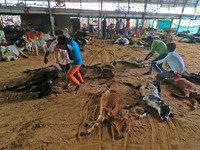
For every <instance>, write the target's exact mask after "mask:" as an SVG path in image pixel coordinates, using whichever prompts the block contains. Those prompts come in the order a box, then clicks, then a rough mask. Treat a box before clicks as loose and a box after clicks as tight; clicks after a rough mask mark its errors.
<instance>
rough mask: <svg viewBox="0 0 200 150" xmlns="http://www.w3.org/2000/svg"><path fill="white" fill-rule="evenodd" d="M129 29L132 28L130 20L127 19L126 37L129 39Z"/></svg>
mask: <svg viewBox="0 0 200 150" xmlns="http://www.w3.org/2000/svg"><path fill="white" fill-rule="evenodd" d="M129 28H130V19H127V21H126V27H125V30H124V35H125V37H128V32H129Z"/></svg>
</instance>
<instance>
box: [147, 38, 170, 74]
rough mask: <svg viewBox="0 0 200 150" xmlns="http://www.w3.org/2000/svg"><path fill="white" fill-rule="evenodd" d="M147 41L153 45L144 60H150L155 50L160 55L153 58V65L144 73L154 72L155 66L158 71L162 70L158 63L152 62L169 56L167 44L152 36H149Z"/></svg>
mask: <svg viewBox="0 0 200 150" xmlns="http://www.w3.org/2000/svg"><path fill="white" fill-rule="evenodd" d="M147 42H148V43H149V45H150V46H151V51H150V52H149V54H148V55H147V56H146V58H145V59H144V60H148V59H149V58H150V57H152V56H153V55H154V53H155V52H157V53H158V55H157V56H156V57H154V58H153V60H152V61H151V66H150V68H149V71H148V72H146V73H144V75H150V74H152V71H153V68H155V70H156V71H157V72H162V70H161V69H160V68H159V67H158V66H157V65H156V64H153V63H152V62H154V61H158V60H161V59H163V58H165V57H166V56H167V46H166V44H165V43H164V42H162V41H161V40H154V39H153V37H152V36H149V37H148V38H147Z"/></svg>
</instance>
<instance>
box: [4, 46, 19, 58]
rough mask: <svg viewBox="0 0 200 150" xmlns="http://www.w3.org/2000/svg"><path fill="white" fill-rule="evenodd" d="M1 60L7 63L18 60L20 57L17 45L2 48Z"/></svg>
mask: <svg viewBox="0 0 200 150" xmlns="http://www.w3.org/2000/svg"><path fill="white" fill-rule="evenodd" d="M0 51H1V59H5V60H6V61H11V60H17V58H18V56H19V51H18V49H17V48H16V46H15V45H9V46H1V47H0Z"/></svg>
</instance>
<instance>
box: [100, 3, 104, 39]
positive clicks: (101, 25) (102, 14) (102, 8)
mask: <svg viewBox="0 0 200 150" xmlns="http://www.w3.org/2000/svg"><path fill="white" fill-rule="evenodd" d="M102 9H103V0H101V12H100V13H101V31H102V16H103V14H102ZM101 35H102V36H103V34H102V32H101ZM101 38H103V37H101Z"/></svg>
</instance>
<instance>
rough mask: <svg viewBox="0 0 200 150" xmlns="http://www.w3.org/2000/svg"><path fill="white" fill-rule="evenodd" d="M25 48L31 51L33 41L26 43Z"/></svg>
mask: <svg viewBox="0 0 200 150" xmlns="http://www.w3.org/2000/svg"><path fill="white" fill-rule="evenodd" d="M26 49H27V50H28V51H33V43H32V42H28V43H26Z"/></svg>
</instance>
